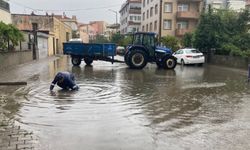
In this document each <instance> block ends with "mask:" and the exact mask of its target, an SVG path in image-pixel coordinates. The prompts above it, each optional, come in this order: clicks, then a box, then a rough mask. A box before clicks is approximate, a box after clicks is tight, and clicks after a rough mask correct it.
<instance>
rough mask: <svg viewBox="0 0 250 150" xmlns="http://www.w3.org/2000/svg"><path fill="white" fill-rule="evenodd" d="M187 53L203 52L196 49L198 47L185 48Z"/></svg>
mask: <svg viewBox="0 0 250 150" xmlns="http://www.w3.org/2000/svg"><path fill="white" fill-rule="evenodd" d="M185 51H186V53H187V54H197V53H201V52H200V51H198V50H196V49H187V50H185Z"/></svg>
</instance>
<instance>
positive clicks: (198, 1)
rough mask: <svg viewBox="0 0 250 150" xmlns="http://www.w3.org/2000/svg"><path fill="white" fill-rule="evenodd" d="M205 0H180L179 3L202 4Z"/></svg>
mask: <svg viewBox="0 0 250 150" xmlns="http://www.w3.org/2000/svg"><path fill="white" fill-rule="evenodd" d="M202 1H203V0H178V2H186V3H192V2H197V3H200V2H202Z"/></svg>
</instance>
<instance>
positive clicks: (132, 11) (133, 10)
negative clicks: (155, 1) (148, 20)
mask: <svg viewBox="0 0 250 150" xmlns="http://www.w3.org/2000/svg"><path fill="white" fill-rule="evenodd" d="M129 14H141V9H137V8H130V10H129Z"/></svg>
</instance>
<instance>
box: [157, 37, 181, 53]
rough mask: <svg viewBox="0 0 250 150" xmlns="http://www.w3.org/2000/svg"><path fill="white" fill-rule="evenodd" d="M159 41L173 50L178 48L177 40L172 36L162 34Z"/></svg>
mask: <svg viewBox="0 0 250 150" xmlns="http://www.w3.org/2000/svg"><path fill="white" fill-rule="evenodd" d="M161 43H162V44H163V45H165V46H166V47H168V48H171V49H172V50H173V51H176V50H177V49H178V48H179V40H178V39H177V38H176V37H174V36H170V35H167V36H164V37H162V38H161Z"/></svg>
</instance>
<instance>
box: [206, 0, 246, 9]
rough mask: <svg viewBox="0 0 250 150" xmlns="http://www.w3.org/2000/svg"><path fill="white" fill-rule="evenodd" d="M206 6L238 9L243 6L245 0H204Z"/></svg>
mask: <svg viewBox="0 0 250 150" xmlns="http://www.w3.org/2000/svg"><path fill="white" fill-rule="evenodd" d="M205 2H206V8H208V5H211V7H212V8H214V9H232V10H235V11H240V10H241V9H244V8H245V5H246V0H206V1H205Z"/></svg>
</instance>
